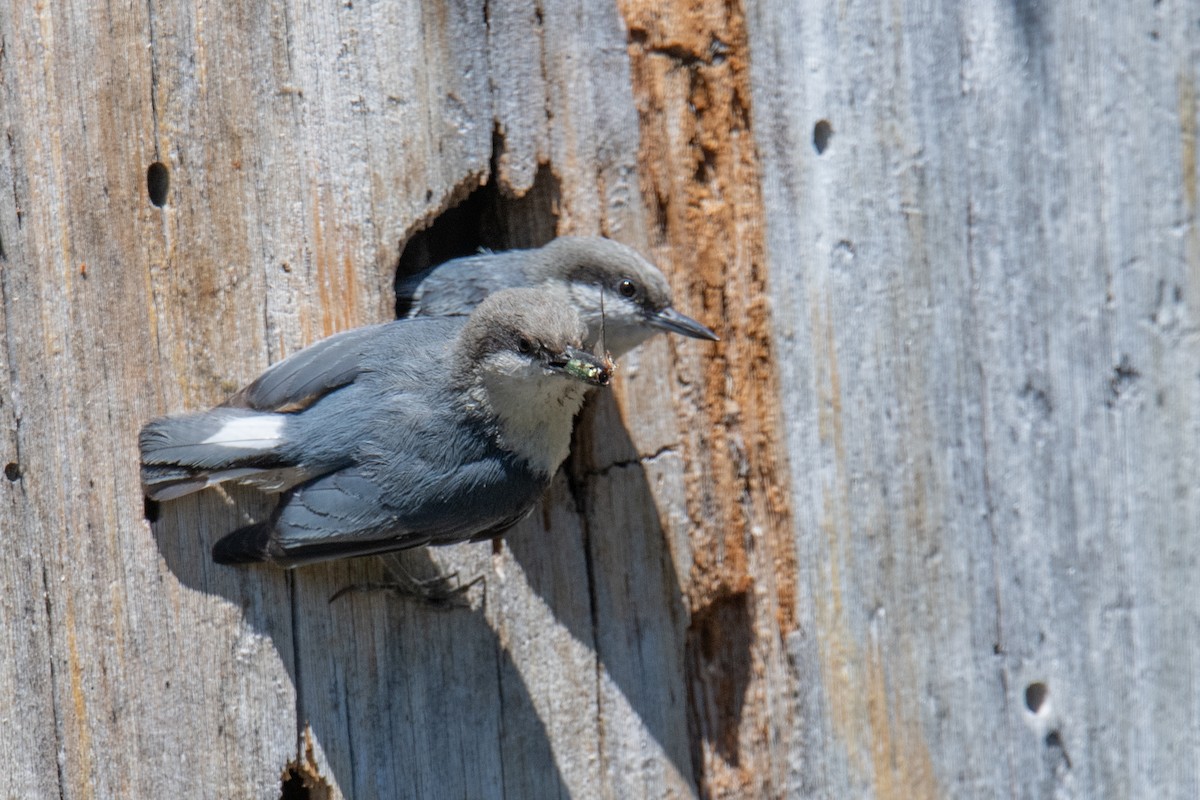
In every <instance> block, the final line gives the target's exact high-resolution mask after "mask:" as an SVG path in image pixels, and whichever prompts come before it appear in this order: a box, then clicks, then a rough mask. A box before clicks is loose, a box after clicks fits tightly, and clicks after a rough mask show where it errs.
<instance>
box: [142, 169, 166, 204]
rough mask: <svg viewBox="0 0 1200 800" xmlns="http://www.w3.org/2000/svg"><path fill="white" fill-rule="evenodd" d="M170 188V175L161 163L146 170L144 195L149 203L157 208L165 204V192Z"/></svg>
mask: <svg viewBox="0 0 1200 800" xmlns="http://www.w3.org/2000/svg"><path fill="white" fill-rule="evenodd" d="M170 188H171V173H170V171H168V170H167V166H166V165H165V164H163V163H162V162H161V161H155V162H154V163H153V164H151V165H150V166H149V167H147V168H146V193H147V194H148V195H150V202H151V203H153V204H154V205H156V206H157V207H159V208H162V207H163V206H165V205H166V204H167V190H168V189H170Z"/></svg>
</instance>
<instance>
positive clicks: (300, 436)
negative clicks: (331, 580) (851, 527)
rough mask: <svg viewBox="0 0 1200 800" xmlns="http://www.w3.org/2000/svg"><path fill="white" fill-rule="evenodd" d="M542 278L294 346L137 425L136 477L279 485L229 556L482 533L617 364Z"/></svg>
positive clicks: (539, 482)
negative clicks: (208, 405) (216, 392)
mask: <svg viewBox="0 0 1200 800" xmlns="http://www.w3.org/2000/svg"><path fill="white" fill-rule="evenodd" d="M585 333H586V329H585V326H584V325H583V323H582V321H581V320H580V319H579V317H578V315H577V314H576V313H575V312H574V311H573V310H572V309H571V307H570V306H567V305H565V304H563V303H562V302H560V301H558V300H557V298H556V297H555V295H553V293H550V292H547V291H545V290H540V289H510V290H507V291H503V292H499V293H497V294H495V295H493V296H491V297H489V298H488V299H487V300H486V301H484V302H483V303H481V304H480V305H479V307H478V308H477V309H476V310H475V311H474V312H473V313H472V314H471V315H470V316H469V317H446V318H424V319H416V320H400V321H396V322H390V323H386V324H383V325H374V326H371V327H366V328H360V329H357V330H352V331H346V332H344V333H340V334H337V335H335V336H332V337H330V338H328V339H325V340H323V341H321V342H318V343H317V344H314V345H312V346H311V347H308V348H306V349H305V350H302V351H300V352H298V353H296V354H295V355H293V356H291V357H290V358H287V359H285V360H283V361H281V362H279V363H278V364H276V365H274V366H272V367H271V368H270V369H268V370H267V371H266V372H265V373H263V375H262V376H261V377H259V378H258V380H256V381H254V382H253V383H252V384H250V385H249V386H247V387H246V388H245V389H243V390H241V391H240V392H238V393H237V394H236V395H234V396H233V397H232V398H231V399H230V400H229V401H228V402H226V403H225V404H224V405H222V406H218V407H217V408H214V409H212V410H210V411H206V412H202V413H197V414H189V415H184V416H177V417H168V418H165V419H159V420H155V421H153V422H151V423H149V424H148V425H146V427H145V428H143V429H142V432H141V436H140V444H141V452H142V483H143V486H144V488H145V491H146V494H147V496H148V497H149V498H150V499H152V500H168V499H171V498H174V497H179V496H182V495H184V494H188V493H191V492H194V491H199V490H200V489H203V488H204V487H206V486H211V485H213V484H216V483H220V482H223V481H228V480H236V481H239V482H246V483H252V484H255V485H258V486H259V487H260V488H263V489H265V490H267V491H281V492H283V494H282V496H281V498H280V500H279V504H278V505H277V506H276V508H275V510H274V512H273V513H272V514H271V516H270V519H268V520H267V521H265V522H260V523H256V524H253V525H250V526H248V527H245V528H241V529H239V530H236V531H234V532H233V533H231V534H229V535H227V536H225V537H224V538H223V539H221V540H220V541H218V542H217V544H216V545H215V546H214V548H213V559H214V560H215V561H217V562H218V563H222V564H233V563H245V562H255V561H268V562H271V563H273V564H276V565H279V566H285V567H293V566H297V565H299V564H306V563H310V562H314V561H323V560H326V559H333V558H344V557H348V556H361V555H369V554H374V553H382V552H387V551H391V550H401V549H406V548H411V547H417V546H421V545H426V544H451V543H454V542H460V541H466V540H475V539H483V538H490V537H493V536H497V535H499V534H500V533H502V532H503V531H504V530H505V529H506V528H508V527H509V526H511V525H512V524H513V523H515V522H517V521H518V520H520V519H521V518H522V517H524V516H525V515H526V514H527V513H528V512H529V511H530V509H531V508H532V507H533V505H534V503H536V502H537V500H538V498H539V497H540V496H541V494H542V492H543V491H544V490H545V488H546V486H547V485H548V484H549V482H550V479H551V477H552V476H553V474H554V472H555V470H557V469H558V466H559V464H561V463H562V461H563V459H564V458H566V455H567V449H568V447H569V445H570V438H571V425H572V421H573V418H574V416H575V412H576V411H578V410H579V406H580V404H581V403H582V402H583V399H584V396H585V394H586V392H587V389H588V388H589V387H590V386H593V385H600V386H602V385H606V384H607V383H608V382H609V380H610V377H611V362H610V361H607V360H606V359H601V358H599V357H597V356H595V355H593V354H591V353H588V352H585V351H583V350H582V349H580V348H581V346H582V344H583V340H584V336H585Z"/></svg>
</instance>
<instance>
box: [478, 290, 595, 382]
mask: <svg viewBox="0 0 1200 800" xmlns="http://www.w3.org/2000/svg"><path fill="white" fill-rule="evenodd" d="M586 335H587V327H586V326H585V325H584V323H583V321H582V320H581V319H580V318H579V315H578V314H577V313H576V312H575V310H574V309H572V308H571V307H570V306H569V305H567V304H566V303H564V302H563V300H562V298H561V297H560V296H558V295H557V294H555V293H553V292H549V291H547V290H545V289H506V290H504V291H501V292H497V293H495V294H493V295H491V296H490V297H488V298H487V299H486V300H484V301H483V302H482V303H481V304H480V305H479V307H478V308H476V309H475V311H473V312H472V313H471V317H470V319H469V320H468V322H467V325H466V327H465V328H464V329H463V332H462V340H463V341H462V350H461V352H462V353H463V354H464V356H465V357H466V359H467V360H468V362H469V364H468V370H467V371H468V372H473V373H475V374H482V375H483V376H486V377H490V378H494V379H515V380H516V381H522V382H528V383H529V384H530V386H535V385H538V384H541V383H543V382H544V381H546V380H547V379H549V380H556V379H562V380H567V381H577V382H580V383H584V384H589V385H591V386H607V385H608V384H609V382H610V381H611V380H612V373H613V369H614V365H613V363H612V361H611V360H609V359H608V358H605V357H602V356H597V355H595V354H593V353H590V352H588V351H587V350H585V349H584V348H583V344H584V339H585V337H586Z"/></svg>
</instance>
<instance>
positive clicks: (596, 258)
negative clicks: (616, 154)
mask: <svg viewBox="0 0 1200 800" xmlns="http://www.w3.org/2000/svg"><path fill="white" fill-rule="evenodd" d="M515 286H539V287H542V288H545V289H548V290H551V291H553V292H555V293H556V294H558V295H559V296H560V297H562V298H563V299H564V300H565V301H566V302H568V303H570V304H571V305H572V306H574V308H575V310H576V311H577V312H579V316H580V317H582V318H583V321H584V323H586V324H587V326H588V336H587V340H586V341H585V343H584V345H585V346H586V347H587V348H589V349H593V348H595V347H596V344H597V341H598V340H599V338H600V331H601V327H603V328H604V347H605V348H607V349H608V350H609V351H610V352H611V353H612V354H613V355H614V356H616V357H618V358H619V357H621V356H622V355H624V354H625V353H627V352H629V351H630V350H631V349H633V348H634V347H636V346H637V345H639V344H641V343H642V342H644V341H646V340H647V339H649V338H650V337H651V336H653V335H654V334H656V333H660V332H663V331H667V332H670V333H681V334H683V335H684V336H691V337H693V338H696V339H711V340H712V341H718V337H717V335H716V334H715V333H713V332H712V331H711V330H709V329H708V328H707V327H705V326H704V325H701V324H700V323H699V322H697V321H696V320H694V319H692V318H691V317H687V316H684V315H683V314H681V313H679V312H678V311H676V310H675V309H674V308H673V307H672V306H671V287H669V286H668V285H667V280H666V278H664V277H663V274H662V273H661V272H659V271H658V268H657V267H655V266H654V265H653V264H651V263H650V262H649V261H647V260H646V259H644V258H642V257H641V256H640V255H638V253H637V251H635V250H633V249H631V248H629V247H626V246H625V245H623V244H621V243H620V242H614V241H612V240H611V239H603V238H600V237H597V236H561V237H559V238H557V239H555V240H553V241H552V242H550V243H549V244H547V245H546V246H544V247H540V248H537V249H535V250H508V251H505V252H501V253H480V254H478V255H473V256H467V257H465V258H457V259H455V260H453V261H447V262H446V263H444V264H439V265H438V266H436V267H432V268H430V269H428V270H425V271H424V272H421V273H419V274H416V275H412V276H408V277H404V278H401V279H400V280H398V281H397V283H396V299H397V308H398V309H399V312H400V313H399V316H401V317H416V316H453V315H460V314H469V313H470V312H471V309H472V308H474V307H475V306H477V305H479V303H480V302H481V301H482V300H483V298H485V297H487V296H488V295H489V294H491V293H492V292H498V291H500V290H501V289H507V288H511V287H515ZM602 293H603V306H602V305H601V294H602ZM601 308H603V315H601ZM602 316H603V319H602Z"/></svg>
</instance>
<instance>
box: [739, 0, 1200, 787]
mask: <svg viewBox="0 0 1200 800" xmlns="http://www.w3.org/2000/svg"><path fill="white" fill-rule="evenodd" d="M750 8H751V14H750V28H751V31H752V34H751V41H752V52H753V55H754V57H755V58H754V60H753V62H752V63H753V70H754V84H755V96H754V99H755V116H754V120H755V127H756V130H757V131H759V137H758V141H759V142H760V147H761V149H762V156H763V185H764V187H765V197H766V203H765V205H766V208H767V209H768V213H767V223H768V224H767V229H768V241H769V252H770V256H771V257H770V263H771V273H770V286H771V298H772V301H773V307H774V309H775V310H776V315H775V330H776V332H777V346H778V348H779V350H778V352H780V353H781V357H780V358H779V359H778V366H779V368H780V370H781V373H782V374H781V382H782V384H783V385H784V386H785V387H787V390H786V391H785V392H784V393H783V395H782V397H783V402H784V407H785V410H786V414H785V418H786V419H787V420H788V421H789V425H788V427H787V436H788V452H789V454H790V456H791V467H792V476H793V484H792V488H793V500H794V502H793V507H794V508H795V509H796V532H797V543H798V550H799V554H800V559H799V560H800V564H801V565H802V568H803V571H802V578H801V580H800V581H799V583H798V585H799V586H800V587H801V595H800V602H799V623H800V624H799V629H798V631H797V632H796V633H795V634H794V635H793V636H792V637H791V639H790V640H789V650H790V652H791V653H792V654H793V658H794V659H795V660H796V663H797V664H798V665H800V672H801V674H802V675H803V680H804V681H805V684H806V686H805V688H804V689H803V690H802V691H803V695H802V696H803V704H802V706H801V710H800V714H799V716H798V722H799V723H800V733H801V739H802V741H803V742H804V748H803V751H802V752H803V758H802V759H799V760H797V761H796V762H795V764H794V771H793V773H792V784H791V785H792V788H793V791H794V792H795V793H796V794H798V795H806V796H807V795H813V796H827V797H846V796H874V797H919V796H933V795H937V796H944V797H984V796H1013V797H1051V796H1053V797H1168V796H1169V797H1180V798H1183V797H1195V796H1197V795H1198V794H1200V783H1198V778H1197V759H1196V754H1197V753H1198V752H1200V714H1198V713H1197V707H1198V706H1197V697H1198V694H1197V690H1196V685H1195V676H1196V674H1197V668H1198V667H1200V663H1198V660H1200V653H1198V650H1197V647H1196V639H1195V631H1196V629H1197V623H1200V604H1198V596H1197V593H1196V591H1195V584H1196V579H1197V563H1198V559H1200V539H1198V538H1197V537H1196V535H1195V534H1196V532H1197V526H1198V524H1200V495H1198V494H1197V491H1196V487H1197V486H1200V471H1198V469H1200V461H1198V460H1197V453H1198V452H1200V449H1198V445H1200V383H1198V375H1200V328H1198V327H1197V323H1198V322H1200V312H1198V311H1197V309H1198V308H1200V246H1198V245H1200V233H1198V230H1200V229H1198V228H1197V219H1196V156H1195V153H1196V138H1195V132H1196V126H1197V105H1196V100H1195V97H1196V92H1195V86H1196V85H1197V78H1198V77H1200V75H1198V70H1200V48H1198V45H1197V42H1200V38H1198V37H1197V36H1196V32H1197V24H1198V23H1200V19H1198V18H1197V14H1196V6H1195V4H1189V3H1169V2H1168V3H1162V4H1151V3H1146V4H1144V5H1143V4H1136V5H1128V4H1127V5H1122V6H1120V7H1117V6H1106V7H1105V9H1104V11H1103V12H1102V13H1095V9H1092V8H1090V7H1087V6H1085V5H1084V4H1081V3H1013V4H1007V3H982V4H957V5H953V4H947V5H945V6H943V7H938V8H922V9H919V10H918V9H917V8H915V7H913V8H909V7H907V6H902V5H899V4H893V5H890V6H889V5H887V4H883V5H871V4H867V5H863V4H853V3H851V4H842V5H839V6H837V7H836V8H835V7H832V6H828V5H827V4H822V3H800V4H798V3H792V2H787V0H784V1H783V2H775V1H774V0H763V1H762V2H757V3H753V4H751V6H750ZM821 120H825V121H826V122H827V123H828V124H829V126H830V127H831V129H832V136H831V137H830V138H829V139H828V142H827V148H826V149H825V150H824V152H823V153H818V151H817V149H816V147H815V146H814V133H815V127H816V125H817V124H818V122H819V121H821ZM1039 683H1040V684H1044V686H1045V687H1046V689H1047V690H1048V695H1047V696H1046V698H1045V700H1044V702H1042V704H1041V705H1040V706H1039V705H1037V703H1036V701H1037V699H1038V697H1037V695H1038V690H1037V689H1036V688H1035V689H1034V690H1033V692H1032V694H1030V695H1027V689H1028V687H1031V686H1035V685H1036V684H1039ZM1031 702H1032V703H1033V705H1034V706H1035V707H1036V708H1037V711H1036V713H1035V712H1034V711H1033V710H1031V708H1030V703H1031Z"/></svg>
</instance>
